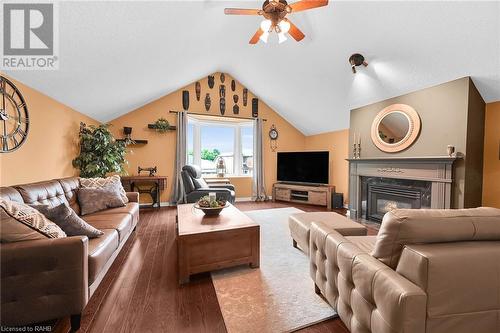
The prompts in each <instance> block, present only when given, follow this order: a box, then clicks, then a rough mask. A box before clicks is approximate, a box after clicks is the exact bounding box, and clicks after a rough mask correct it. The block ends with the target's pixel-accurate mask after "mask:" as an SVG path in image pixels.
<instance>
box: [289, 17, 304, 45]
mask: <svg viewBox="0 0 500 333" xmlns="http://www.w3.org/2000/svg"><path fill="white" fill-rule="evenodd" d="M288 23H290V30H288V33H289V34H290V36H292V37H293V39H295V40H296V41H297V42H300V41H301V40H302V39H304V37H305V36H306V35H304V33H303V32H302V31H300V29H299V28H297V26H296V25H295V24H293V23H292V22H291V21H290V20H288Z"/></svg>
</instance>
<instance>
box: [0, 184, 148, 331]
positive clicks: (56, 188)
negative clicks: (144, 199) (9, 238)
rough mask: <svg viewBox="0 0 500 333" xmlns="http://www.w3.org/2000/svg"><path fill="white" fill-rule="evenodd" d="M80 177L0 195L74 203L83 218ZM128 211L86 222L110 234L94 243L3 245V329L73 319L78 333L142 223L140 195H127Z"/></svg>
mask: <svg viewBox="0 0 500 333" xmlns="http://www.w3.org/2000/svg"><path fill="white" fill-rule="evenodd" d="M79 187H80V181H79V178H77V177H71V178H64V179H54V180H49V181H44V182H40V183H33V184H25V185H17V186H12V187H3V188H0V196H1V197H3V198H8V199H10V200H13V201H17V202H24V203H27V204H49V205H52V206H55V205H58V204H60V203H63V202H65V203H68V204H69V205H70V207H72V208H73V209H74V210H75V211H76V212H77V213H78V214H79V213H80V208H79V205H78V201H77V197H76V191H77V189H78V188H79ZM127 197H128V199H129V203H127V205H126V206H125V207H120V208H113V209H108V210H105V211H101V212H97V213H93V214H89V215H85V216H83V217H82V218H83V219H84V220H85V221H86V222H87V223H89V224H91V225H92V226H94V227H95V228H97V229H100V230H102V231H103V232H104V235H102V236H101V237H98V238H94V239H90V240H89V239H88V238H87V237H86V236H74V237H66V238H59V239H46V240H36V241H22V242H15V243H2V244H1V245H0V246H1V247H0V254H1V325H2V326H17V325H26V324H32V323H37V322H43V321H46V320H51V319H56V318H62V317H65V316H71V325H72V329H73V330H77V329H78V328H79V326H80V318H81V313H82V311H83V309H84V308H85V306H86V304H87V302H88V300H89V298H90V297H91V296H92V294H93V293H94V291H95V290H96V289H97V287H98V286H99V284H100V283H101V281H102V279H103V278H104V276H105V274H106V272H107V271H108V269H109V268H110V266H111V264H112V263H113V261H114V260H115V258H116V257H117V255H118V253H119V252H120V250H121V249H122V247H123V245H124V244H125V242H126V241H127V239H128V238H129V236H130V235H131V233H132V231H134V230H135V228H136V226H137V222H138V221H139V204H138V201H139V195H138V193H133V192H129V193H127Z"/></svg>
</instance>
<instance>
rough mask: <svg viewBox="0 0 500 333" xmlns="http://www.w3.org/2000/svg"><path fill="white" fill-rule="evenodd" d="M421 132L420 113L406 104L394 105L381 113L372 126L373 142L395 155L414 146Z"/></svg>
mask: <svg viewBox="0 0 500 333" xmlns="http://www.w3.org/2000/svg"><path fill="white" fill-rule="evenodd" d="M419 132H420V118H419V116H418V113H417V112H416V111H415V110H414V109H413V108H412V107H411V106H408V105H405V104H393V105H390V106H388V107H386V108H385V109H383V110H382V111H380V112H379V114H378V115H377V117H376V118H375V120H374V121H373V124H372V141H373V143H374V144H375V145H376V146H377V147H378V148H379V149H380V150H382V151H385V152H388V153H394V152H398V151H402V150H404V149H406V148H408V147H409V146H411V145H412V144H413V142H414V141H415V140H416V139H417V136H418V134H419Z"/></svg>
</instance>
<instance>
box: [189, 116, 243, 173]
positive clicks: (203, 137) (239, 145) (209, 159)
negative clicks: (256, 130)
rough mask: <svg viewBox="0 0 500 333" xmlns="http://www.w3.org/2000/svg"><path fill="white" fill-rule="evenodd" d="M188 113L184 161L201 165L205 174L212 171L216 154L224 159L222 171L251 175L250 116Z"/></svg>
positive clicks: (213, 170) (214, 170) (214, 169)
mask: <svg viewBox="0 0 500 333" xmlns="http://www.w3.org/2000/svg"><path fill="white" fill-rule="evenodd" d="M207 118H208V117H203V116H201V117H193V116H189V117H188V131H187V152H188V163H191V164H197V165H199V166H201V170H202V173H203V174H205V175H215V174H216V162H217V159H218V158H219V157H221V158H223V159H224V161H225V163H226V174H227V175H232V176H251V175H252V170H253V122H252V121H251V120H250V121H248V120H245V121H241V120H236V119H234V118H228V119H226V120H219V119H217V120H214V119H207Z"/></svg>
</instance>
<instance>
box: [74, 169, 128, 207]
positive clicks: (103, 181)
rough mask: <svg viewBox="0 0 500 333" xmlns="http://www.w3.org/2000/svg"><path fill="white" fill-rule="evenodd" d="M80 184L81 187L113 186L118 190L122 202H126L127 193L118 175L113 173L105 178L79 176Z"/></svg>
mask: <svg viewBox="0 0 500 333" xmlns="http://www.w3.org/2000/svg"><path fill="white" fill-rule="evenodd" d="M80 186H81V187H83V188H91V187H92V188H103V187H109V186H115V187H116V188H117V189H118V191H119V192H120V197H121V198H122V201H123V203H124V204H126V203H127V202H128V198H127V193H126V192H125V189H124V188H123V185H122V182H121V180H120V176H118V175H113V176H110V177H107V178H80Z"/></svg>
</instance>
